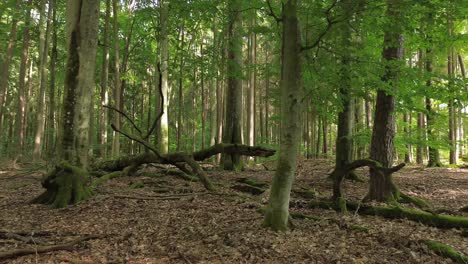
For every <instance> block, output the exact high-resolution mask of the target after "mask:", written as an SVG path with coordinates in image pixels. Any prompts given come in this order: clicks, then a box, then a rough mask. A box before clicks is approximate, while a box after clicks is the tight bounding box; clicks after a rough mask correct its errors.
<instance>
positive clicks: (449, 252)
mask: <svg viewBox="0 0 468 264" xmlns="http://www.w3.org/2000/svg"><path fill="white" fill-rule="evenodd" d="M422 242H423V243H424V244H426V246H427V247H428V248H429V249H430V250H432V251H434V252H435V253H436V254H437V255H440V256H443V257H446V258H450V259H452V260H453V261H454V262H455V263H462V264H466V263H468V257H467V256H465V255H463V254H462V253H460V252H458V251H456V250H455V249H453V248H452V247H451V246H449V245H447V244H444V243H441V242H439V241H435V240H424V241H422Z"/></svg>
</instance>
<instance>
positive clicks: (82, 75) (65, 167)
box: [34, 0, 99, 207]
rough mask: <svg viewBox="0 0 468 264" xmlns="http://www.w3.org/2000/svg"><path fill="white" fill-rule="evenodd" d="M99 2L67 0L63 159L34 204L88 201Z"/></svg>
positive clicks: (58, 205)
mask: <svg viewBox="0 0 468 264" xmlns="http://www.w3.org/2000/svg"><path fill="white" fill-rule="evenodd" d="M98 17H99V1H94V0H68V2H67V24H66V32H67V53H68V54H67V64H66V75H65V94H64V99H63V100H64V101H63V105H64V109H63V117H62V118H63V119H62V122H61V124H62V131H61V133H62V138H61V144H60V146H59V148H60V151H59V155H60V156H59V157H61V158H62V159H63V161H62V162H60V163H59V164H58V165H57V166H56V168H55V169H54V170H53V171H52V172H51V173H49V175H48V176H47V177H46V179H44V180H43V182H42V185H43V187H44V188H46V191H45V193H43V194H42V195H40V196H39V197H37V198H36V199H35V200H34V202H38V203H44V204H51V205H52V206H53V207H65V206H67V205H68V204H74V203H78V202H80V201H82V200H84V199H86V198H88V197H89V196H90V195H91V193H90V191H89V189H88V187H87V182H86V180H87V172H86V167H87V165H88V164H87V163H88V144H89V140H88V137H89V133H88V132H89V122H90V117H89V111H90V109H89V108H90V105H91V104H90V101H91V100H92V95H93V89H94V70H95V64H96V50H97V36H98V21H99V20H98Z"/></svg>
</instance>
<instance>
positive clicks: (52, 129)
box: [47, 0, 58, 157]
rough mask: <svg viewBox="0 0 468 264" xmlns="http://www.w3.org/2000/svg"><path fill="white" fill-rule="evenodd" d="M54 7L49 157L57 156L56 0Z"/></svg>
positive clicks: (52, 3)
mask: <svg viewBox="0 0 468 264" xmlns="http://www.w3.org/2000/svg"><path fill="white" fill-rule="evenodd" d="M49 5H51V6H52V23H53V26H52V51H51V55H50V83H49V96H48V97H49V117H48V122H47V124H48V129H47V131H48V132H47V156H49V157H54V156H55V139H56V126H55V111H56V109H55V66H56V64H57V55H58V52H57V27H58V25H57V5H56V1H55V0H50V2H49Z"/></svg>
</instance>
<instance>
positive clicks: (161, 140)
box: [157, 0, 169, 153]
mask: <svg viewBox="0 0 468 264" xmlns="http://www.w3.org/2000/svg"><path fill="white" fill-rule="evenodd" d="M168 15H169V0H162V1H161V2H160V25H161V32H160V41H159V42H160V45H161V49H160V52H161V54H160V59H161V64H160V65H161V81H162V84H161V87H162V94H163V97H164V102H163V108H162V111H163V115H162V117H161V120H160V122H159V123H158V128H157V131H158V142H157V143H158V147H159V149H160V150H161V152H162V153H168V151H169V120H168V116H169V115H168V110H169V97H168V95H169V35H168V34H169V33H168V22H167V20H168Z"/></svg>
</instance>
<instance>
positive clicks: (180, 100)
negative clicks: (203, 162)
mask: <svg viewBox="0 0 468 264" xmlns="http://www.w3.org/2000/svg"><path fill="white" fill-rule="evenodd" d="M184 31H185V26H184V24H183V23H182V26H181V27H180V62H179V90H178V98H177V100H178V101H177V102H178V111H177V151H180V150H181V147H182V145H181V140H182V128H183V127H182V110H183V109H182V108H183V104H184V90H183V81H184V71H185V69H184V64H185V60H184V58H185V54H184V48H185V32H184Z"/></svg>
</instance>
